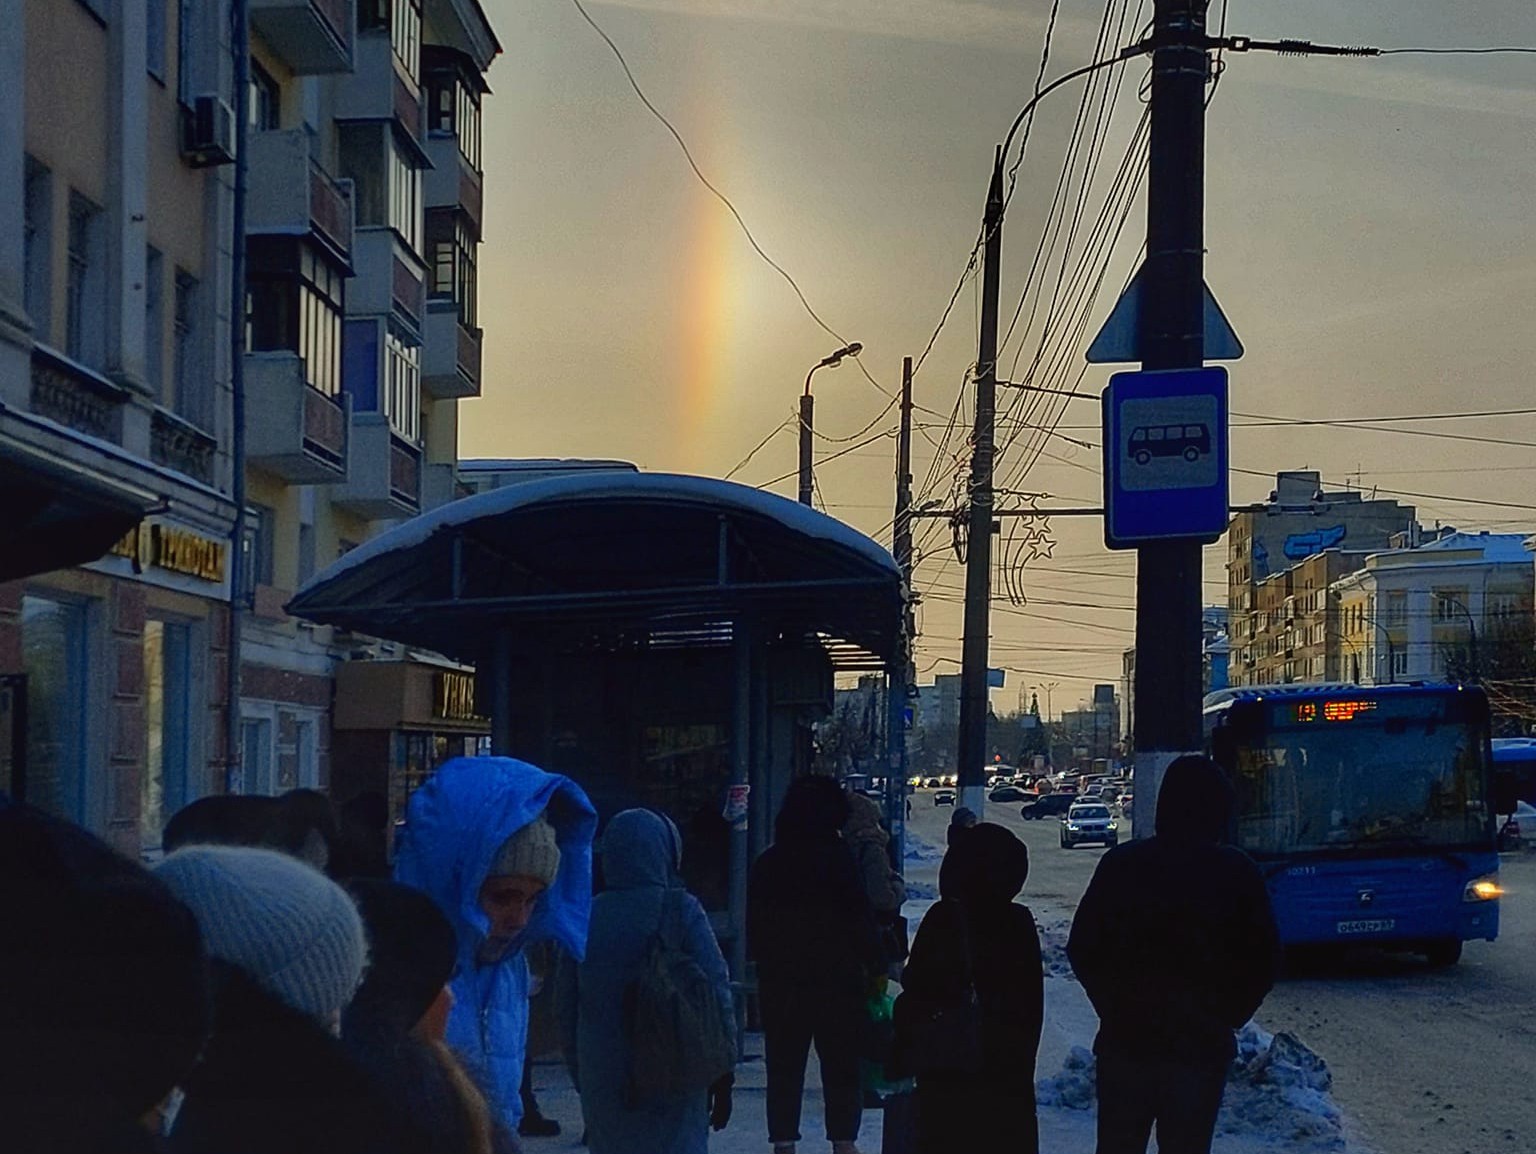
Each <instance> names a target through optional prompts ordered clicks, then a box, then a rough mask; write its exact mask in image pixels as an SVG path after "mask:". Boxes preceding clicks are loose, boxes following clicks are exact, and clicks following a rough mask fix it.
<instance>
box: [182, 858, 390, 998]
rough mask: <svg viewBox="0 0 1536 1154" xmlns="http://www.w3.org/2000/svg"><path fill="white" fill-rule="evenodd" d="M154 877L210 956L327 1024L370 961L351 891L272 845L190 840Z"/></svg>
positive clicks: (354, 987)
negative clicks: (192, 921)
mask: <svg viewBox="0 0 1536 1154" xmlns="http://www.w3.org/2000/svg"><path fill="white" fill-rule="evenodd" d="M155 874H156V876H158V877H159V878H160V879H161V880H162V881H164V882H165V883H166V885H168V886H169V887H170V888H171V891H172V892H173V893H174V894H175V895H176V896H177V897H178V898H180V899H181V901H182V902H183V903H184V904H185V905H186V906H187V907H188V908H189V909H191V911H192V914H193V916H194V917H196V918H197V923H198V925H199V926H200V927H201V929H202V931H203V940H204V941H205V942H206V943H207V946H208V953H209V955H210V956H211V957H214V958H217V959H219V960H221V961H225V962H228V963H230V964H231V965H234V966H238V967H240V969H242V970H244V971H245V972H246V973H247V974H249V975H250V976H251V977H252V978H253V979H255V981H256V984H257V985H259V986H261V987H262V989H264V990H266V991H267V992H268V993H269V994H271V995H272V996H273V997H275V998H277V999H278V1000H279V1001H281V1002H283V1003H285V1004H286V1005H288V1006H291V1007H292V1008H293V1009H295V1010H298V1011H300V1012H301V1013H304V1014H307V1015H309V1016H310V1017H311V1018H314V1019H315V1020H316V1021H318V1022H321V1023H323V1024H329V1023H330V1021H331V1019H332V1018H333V1017H334V1016H335V1015H337V1014H339V1013H340V1012H341V1011H342V1010H343V1009H344V1008H345V1007H346V1005H347V1003H348V1002H349V1001H351V1000H352V995H353V994H354V993H355V992H356V990H357V987H358V984H359V983H360V982H361V981H362V977H363V968H364V967H365V966H366V965H367V962H368V942H367V938H366V936H365V935H364V933H363V920H362V917H361V915H360V914H359V913H358V912H357V906H356V905H354V904H353V902H352V899H351V898H350V897H349V896H348V895H347V892H346V891H345V890H344V889H342V888H341V887H340V886H338V885H337V884H336V883H335V882H333V881H331V880H330V879H329V878H327V877H326V876H325V875H324V874H322V873H320V872H319V871H317V870H315V869H312V868H311V867H309V866H307V865H305V864H304V863H303V862H301V861H299V860H298V859H296V858H292V857H289V856H288V855H287V854H284V853H278V852H277V851H275V850H267V849H254V848H246V847H240V846H216V845H203V846H189V847H188V848H186V849H181V850H177V851H176V852H175V853H173V854H171V855H170V856H169V857H167V858H166V859H165V860H164V861H162V862H161V863H160V864H159V865H158V866H156V867H155Z"/></svg>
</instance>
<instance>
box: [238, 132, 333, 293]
mask: <svg viewBox="0 0 1536 1154" xmlns="http://www.w3.org/2000/svg"><path fill="white" fill-rule="evenodd" d="M246 147H248V148H249V149H250V193H249V197H250V199H249V201H248V202H247V203H248V207H247V209H246V213H247V217H246V231H247V233H250V234H252V235H262V234H268V233H279V234H283V235H288V236H292V235H305V234H307V235H309V236H311V237H313V238H314V239H315V240H316V241H318V242H319V243H320V244H322V245H324V246H325V247H327V248H328V249H330V250H331V252H332V253H333V254H334V255H335V257H336V258H337V259H338V260H340V261H341V262H342V263H343V264H345V265H347V266H348V267H350V266H351V264H352V240H353V233H352V182H351V181H350V180H337V179H335V178H334V177H332V176H331V175H330V174H329V173H327V172H326V171H325V169H323V168H322V167H320V164H319V162H318V161H317V160H316V159H315V155H314V152H315V144H314V141H313V140H312V139H311V137H310V134H309V132H308V130H307V129H303V128H294V129H290V130H288V131H285V132H255V133H252V134H251V136H250V138H249V142H248V143H247V146H246Z"/></svg>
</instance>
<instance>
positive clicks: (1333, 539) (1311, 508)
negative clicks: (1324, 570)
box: [1227, 471, 1415, 685]
mask: <svg viewBox="0 0 1536 1154" xmlns="http://www.w3.org/2000/svg"><path fill="white" fill-rule="evenodd" d="M1414 513H1415V511H1414V509H1413V507H1412V506H1410V505H1402V504H1399V503H1398V502H1397V501H1395V500H1386V499H1382V500H1375V499H1368V498H1367V497H1366V495H1365V494H1363V493H1360V492H1356V491H1353V490H1349V491H1343V492H1339V491H1334V492H1328V491H1325V490H1324V489H1323V487H1322V478H1321V475H1320V474H1319V473H1317V472H1312V471H1299V472H1284V473H1279V474H1277V475H1276V477H1275V489H1274V491H1273V492H1272V493H1271V494H1270V497H1269V501H1268V502H1267V504H1266V505H1265V506H1264V508H1263V509H1262V510H1260V511H1257V512H1251V513H1239V514H1237V516H1235V517H1233V518H1232V523H1231V525H1230V526H1229V527H1228V529H1227V575H1228V609H1229V620H1228V627H1229V629H1228V631H1229V633H1230V637H1231V652H1230V662H1229V673H1230V680H1231V683H1232V684H1233V685H1249V684H1253V683H1254V678H1255V670H1256V668H1257V664H1258V662H1259V660H1260V659H1259V657H1258V653H1257V640H1258V631H1259V625H1258V623H1259V606H1258V600H1259V585H1260V583H1261V582H1262V581H1264V580H1265V579H1266V578H1268V577H1270V576H1272V575H1273V574H1276V573H1282V572H1284V571H1285V570H1286V569H1288V568H1290V567H1291V566H1293V565H1295V564H1297V563H1299V562H1301V561H1304V560H1306V559H1307V558H1308V557H1311V556H1313V555H1314V554H1317V553H1322V552H1325V551H1327V550H1329V549H1339V550H1349V551H1351V552H1357V553H1359V552H1368V551H1372V550H1380V549H1386V548H1389V547H1390V546H1391V544H1392V537H1393V535H1394V534H1398V533H1404V532H1408V531H1409V530H1410V529H1412V528H1414V527H1415V520H1414ZM1277 596H1279V597H1280V600H1281V601H1282V602H1283V600H1284V596H1285V595H1283V594H1279V593H1278V592H1277V591H1276V590H1273V589H1272V590H1270V592H1269V593H1268V595H1267V597H1268V599H1269V600H1271V601H1273V600H1274V599H1275V598H1276V597H1277Z"/></svg>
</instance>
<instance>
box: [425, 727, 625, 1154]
mask: <svg viewBox="0 0 1536 1154" xmlns="http://www.w3.org/2000/svg"><path fill="white" fill-rule="evenodd" d="M596 825H597V817H596V814H595V813H594V812H593V809H592V805H591V803H590V802H589V801H588V800H587V796H586V794H584V793H583V792H582V791H581V788H580V787H579V786H577V785H576V783H575V782H573V781H571V780H570V779H569V778H566V777H561V776H558V775H556V774H551V773H545V772H544V771H543V770H541V769H538V768H536V767H535V766H532V765H529V764H528V763H527V762H523V761H517V760H515V759H513V758H510V757H456V758H452V759H451V760H449V761H446V762H444V763H443V764H442V766H440V767H439V768H438V770H437V772H436V773H435V774H434V775H433V776H432V777H431V778H430V779H429V780H428V781H427V782H426V784H424V785H423V786H422V787H421V788H420V789H418V790H417V791H416V792H415V793H413V794H412V795H411V800H410V803H409V804H408V805H407V807H406V821H405V828H404V829H403V830H402V831H401V833H400V836H399V840H398V844H397V848H396V854H395V876H396V878H397V880H399V881H401V882H404V883H405V884H406V885H410V886H414V887H415V888H417V889H419V890H421V891H422V892H423V893H425V894H427V895H428V896H429V897H430V898H432V900H433V901H435V902H436V903H437V906H438V908H439V909H440V910H442V911H443V913H444V914H446V915H447V916H448V920H449V921H450V922H451V923H452V924H453V927H454V933H455V936H456V938H457V941H458V960H457V970H456V973H455V976H454V979H453V981H452V983H451V984H450V986H449V989H450V991H451V992H452V994H453V1008H452V1010H451V1011H450V1012H449V1015H448V1028H447V1034H446V1040H447V1042H448V1044H449V1045H450V1046H451V1047H452V1048H453V1049H454V1050H455V1051H456V1052H457V1053H458V1054H459V1056H460V1057H461V1058H463V1059H464V1061H465V1062H466V1064H467V1065H468V1066H469V1067H470V1070H471V1072H472V1073H474V1074H475V1075H476V1077H477V1079H478V1081H479V1083H480V1085H481V1087H482V1088H483V1089H484V1090H485V1092H486V1096H487V1098H488V1099H489V1101H490V1105H491V1108H492V1109H493V1110H494V1111H495V1112H496V1113H497V1115H498V1116H499V1117H500V1119H501V1120H502V1121H503V1122H504V1123H505V1124H506V1126H507V1128H508V1129H509V1130H511V1131H512V1132H514V1133H515V1132H516V1131H517V1127H518V1122H519V1121H520V1120H521V1117H522V1100H521V1096H520V1094H519V1092H518V1091H519V1088H520V1087H521V1085H522V1080H523V1066H524V1062H525V1060H526V1054H527V1041H528V999H529V996H530V994H531V993H532V989H531V978H530V973H529V968H528V959H527V957H526V955H525V952H524V949H525V947H526V946H528V945H530V944H532V943H534V942H538V941H554V942H556V943H558V944H559V945H560V946H561V948H562V949H564V950H566V951H567V952H568V953H570V954H571V955H572V956H573V957H576V958H580V957H581V956H582V954H583V953H584V951H585V949H586V944H587V922H588V918H589V917H590V915H591V910H592V835H593V832H594V830H595V829H596Z"/></svg>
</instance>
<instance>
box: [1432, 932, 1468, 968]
mask: <svg viewBox="0 0 1536 1154" xmlns="http://www.w3.org/2000/svg"><path fill="white" fill-rule="evenodd" d="M1424 956H1425V957H1427V958H1428V959H1429V964H1430V966H1432V967H1433V968H1434V969H1437V970H1443V969H1447V968H1449V967H1451V966H1454V965H1455V964H1456V963H1457V962H1459V961H1461V939H1460V938H1440V939H1439V940H1437V941H1433V942H1430V943H1429V946H1428V947H1427V948H1426V949H1425V950H1424Z"/></svg>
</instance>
